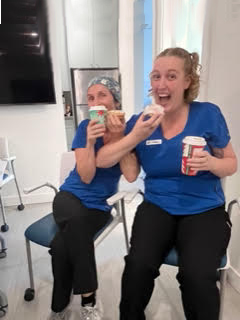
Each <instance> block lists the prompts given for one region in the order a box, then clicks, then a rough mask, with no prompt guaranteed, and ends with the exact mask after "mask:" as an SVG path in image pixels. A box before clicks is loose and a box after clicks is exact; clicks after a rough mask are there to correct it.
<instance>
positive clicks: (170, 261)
mask: <svg viewBox="0 0 240 320" xmlns="http://www.w3.org/2000/svg"><path fill="white" fill-rule="evenodd" d="M137 194H141V195H142V196H143V195H144V194H143V192H142V191H141V190H133V191H132V192H130V193H128V194H126V195H125V198H124V199H125V202H126V203H129V202H131V201H132V200H133V199H134V197H135V196H136V195H137ZM235 204H238V207H239V209H240V198H238V199H235V200H232V201H231V202H230V203H229V204H228V208H227V212H228V214H229V217H231V213H232V208H233V206H234V205H235ZM163 264H166V265H169V266H174V267H178V253H177V250H176V249H175V248H172V249H171V250H170V252H169V253H168V255H167V257H166V258H165V260H164V263H163ZM229 268H230V258H229V253H228V252H227V254H226V255H225V256H223V257H222V260H221V263H220V266H219V269H218V270H219V273H220V274H219V282H220V301H221V305H220V315H219V320H223V308H224V298H225V288H226V281H227V270H228V269H229Z"/></svg>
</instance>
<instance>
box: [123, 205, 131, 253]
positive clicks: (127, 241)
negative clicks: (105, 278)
mask: <svg viewBox="0 0 240 320" xmlns="http://www.w3.org/2000/svg"><path fill="white" fill-rule="evenodd" d="M121 212H122V219H123V230H124V236H125V243H126V249H127V253H129V249H130V247H129V240H128V230H127V221H126V213H125V204H124V199H121Z"/></svg>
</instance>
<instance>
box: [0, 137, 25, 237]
mask: <svg viewBox="0 0 240 320" xmlns="http://www.w3.org/2000/svg"><path fill="white" fill-rule="evenodd" d="M15 159H16V157H15V156H12V157H10V156H9V150H8V140H7V138H6V137H0V206H1V210H2V217H3V225H2V226H1V231H3V232H5V231H8V229H9V226H8V225H7V222H6V216H5V210H4V203H3V197H2V189H3V187H4V186H5V185H6V184H7V183H9V182H10V181H12V180H14V181H15V184H16V188H17V192H18V196H19V202H20V204H19V205H18V207H17V208H18V210H20V211H21V210H23V209H24V205H23V203H22V198H21V194H20V191H19V187H18V183H17V178H16V174H15V170H14V165H13V162H14V160H15Z"/></svg>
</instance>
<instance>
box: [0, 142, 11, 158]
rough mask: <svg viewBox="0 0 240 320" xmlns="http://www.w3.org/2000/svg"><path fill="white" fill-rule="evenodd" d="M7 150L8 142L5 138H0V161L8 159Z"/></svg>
mask: <svg viewBox="0 0 240 320" xmlns="http://www.w3.org/2000/svg"><path fill="white" fill-rule="evenodd" d="M8 157H9V150H8V140H7V138H6V137H0V159H3V158H8Z"/></svg>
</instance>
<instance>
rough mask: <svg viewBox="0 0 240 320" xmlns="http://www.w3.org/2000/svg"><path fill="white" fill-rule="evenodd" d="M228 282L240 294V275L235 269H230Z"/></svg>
mask: <svg viewBox="0 0 240 320" xmlns="http://www.w3.org/2000/svg"><path fill="white" fill-rule="evenodd" d="M228 282H229V283H230V285H231V286H232V287H233V288H234V289H235V290H237V291H238V292H239V293H240V273H239V272H238V271H237V270H236V269H234V268H233V267H230V268H229V269H228Z"/></svg>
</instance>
